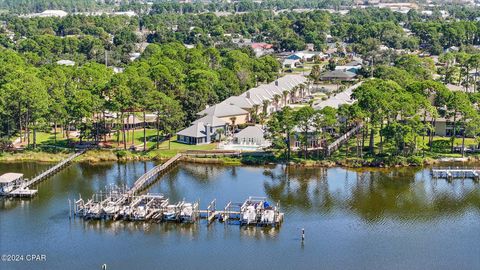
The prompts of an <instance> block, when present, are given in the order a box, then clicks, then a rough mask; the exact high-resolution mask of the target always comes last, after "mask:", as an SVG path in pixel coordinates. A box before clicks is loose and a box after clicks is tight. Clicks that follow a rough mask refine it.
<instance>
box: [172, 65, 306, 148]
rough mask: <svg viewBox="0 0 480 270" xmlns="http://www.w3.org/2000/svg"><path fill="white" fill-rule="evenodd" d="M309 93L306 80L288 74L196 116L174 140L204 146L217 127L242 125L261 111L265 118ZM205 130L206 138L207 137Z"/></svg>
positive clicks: (302, 77)
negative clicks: (265, 115) (196, 118)
mask: <svg viewBox="0 0 480 270" xmlns="http://www.w3.org/2000/svg"><path fill="white" fill-rule="evenodd" d="M309 94H310V89H309V87H307V78H305V77H304V76H302V75H297V74H292V75H287V76H284V77H281V78H278V79H277V80H275V81H274V82H272V83H269V84H263V85H260V86H258V87H255V88H252V89H250V90H248V91H246V92H245V93H243V94H241V95H239V96H233V97H229V98H227V99H226V100H224V101H222V102H220V103H218V104H216V105H213V106H211V107H208V108H206V109H205V110H202V111H201V112H199V113H197V115H199V116H200V117H202V118H200V119H198V120H196V121H194V122H193V123H192V126H190V127H188V128H186V129H184V130H182V131H180V132H178V133H177V136H178V137H177V141H179V142H182V143H188V144H199V143H208V142H210V141H211V139H212V138H215V134H216V131H217V130H218V129H220V128H223V129H224V130H225V131H226V130H228V126H234V125H241V124H246V123H247V122H251V121H252V117H251V116H252V115H258V114H259V113H261V112H264V113H266V114H267V115H268V114H270V113H272V112H274V111H277V110H280V109H281V108H282V107H284V106H286V105H287V104H289V103H291V102H295V101H296V100H297V99H299V98H304V97H305V96H306V95H309ZM253 120H256V118H253ZM202 125H203V126H202ZM206 126H208V127H209V128H206ZM207 131H208V133H209V134H210V135H207Z"/></svg>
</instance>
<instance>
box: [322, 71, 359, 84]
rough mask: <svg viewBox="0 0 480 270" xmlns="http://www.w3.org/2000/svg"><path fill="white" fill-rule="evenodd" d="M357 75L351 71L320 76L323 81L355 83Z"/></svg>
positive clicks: (330, 72) (333, 72)
mask: <svg viewBox="0 0 480 270" xmlns="http://www.w3.org/2000/svg"><path fill="white" fill-rule="evenodd" d="M356 77H357V74H355V73H353V72H350V71H343V70H333V71H329V72H326V73H324V74H322V75H320V80H322V81H354V80H355V78H356Z"/></svg>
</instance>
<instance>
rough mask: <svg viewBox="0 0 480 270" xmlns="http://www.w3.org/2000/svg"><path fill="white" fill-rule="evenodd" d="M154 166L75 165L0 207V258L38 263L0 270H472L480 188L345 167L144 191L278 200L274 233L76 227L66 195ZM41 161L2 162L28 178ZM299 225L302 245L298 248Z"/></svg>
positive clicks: (212, 173) (206, 178)
mask: <svg viewBox="0 0 480 270" xmlns="http://www.w3.org/2000/svg"><path fill="white" fill-rule="evenodd" d="M154 165H155V164H153V163H140V162H137V163H127V164H117V163H111V164H103V165H88V164H73V165H71V166H70V167H68V168H67V169H65V170H64V171H62V172H60V173H59V174H57V175H55V176H54V177H52V178H51V179H48V180H47V181H45V182H43V183H41V184H40V185H39V186H38V189H39V194H38V196H37V197H36V198H34V199H32V200H31V201H19V200H0V251H1V252H0V253H2V254H32V253H33V254H45V255H47V261H46V262H40V263H33V262H29V263H27V262H23V263H2V262H0V269H100V266H101V265H102V264H103V263H106V264H107V265H108V269H176V270H177V269H480V185H479V184H474V183H473V182H472V181H471V180H465V181H461V180H459V181H455V182H454V183H447V182H446V181H444V180H431V179H430V176H429V172H428V170H419V169H412V168H407V169H396V170H390V171H365V172H355V171H349V170H345V169H341V168H332V169H328V170H326V169H289V170H285V168H284V167H282V166H277V167H221V166H212V165H195V164H182V165H181V166H179V167H177V168H176V169H173V170H172V171H171V172H170V173H168V174H166V175H165V176H164V177H162V178H161V179H160V181H159V182H158V183H157V184H156V185H154V186H152V187H151V189H150V192H161V193H164V194H166V195H168V196H169V197H170V199H171V200H174V201H175V200H182V199H184V198H185V199H186V200H189V201H194V200H197V199H199V200H200V202H201V205H202V208H205V207H206V205H207V203H208V202H209V201H210V200H212V199H214V198H216V199H217V205H218V208H220V207H222V206H223V205H225V204H226V203H227V202H228V201H230V200H232V201H235V202H239V201H243V200H244V199H245V198H246V197H247V196H249V195H258V196H267V197H268V198H269V199H270V200H271V201H280V202H281V206H282V210H283V211H284V212H285V215H286V219H285V222H284V224H283V225H282V227H281V228H280V229H279V230H275V229H261V228H240V227H238V226H234V225H224V224H221V223H216V224H213V225H211V226H209V227H207V225H206V224H205V222H204V221H202V222H200V223H199V224H197V225H177V224H149V223H128V222H123V221H118V222H108V223H107V222H95V221H88V222H85V221H83V220H80V219H72V220H69V218H68V199H69V198H71V199H73V198H77V197H78V194H79V193H80V194H82V196H83V197H84V198H85V197H88V196H91V194H92V193H94V192H95V191H98V190H100V189H102V188H103V187H105V185H108V184H111V183H115V184H119V185H121V184H127V185H131V184H132V183H133V182H134V180H135V179H136V178H137V177H139V176H140V175H142V174H143V173H144V172H145V171H147V170H148V169H150V168H152V167H153V166H154ZM46 167H48V165H42V164H34V163H18V164H0V173H5V172H8V171H16V172H24V173H25V174H26V176H27V177H28V176H31V175H33V174H35V173H37V172H39V171H41V170H43V169H45V168H46ZM302 228H305V231H306V241H305V242H304V243H303V244H302V243H301V241H300V236H301V229H302Z"/></svg>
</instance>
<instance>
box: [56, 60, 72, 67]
mask: <svg viewBox="0 0 480 270" xmlns="http://www.w3.org/2000/svg"><path fill="white" fill-rule="evenodd" d="M57 65H62V66H74V65H75V62H74V61H71V60H58V61H57Z"/></svg>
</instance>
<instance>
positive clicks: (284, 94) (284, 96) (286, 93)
mask: <svg viewBox="0 0 480 270" xmlns="http://www.w3.org/2000/svg"><path fill="white" fill-rule="evenodd" d="M288 93H289V91H287V90H285V91H283V92H282V94H283V106H287V97H288Z"/></svg>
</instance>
